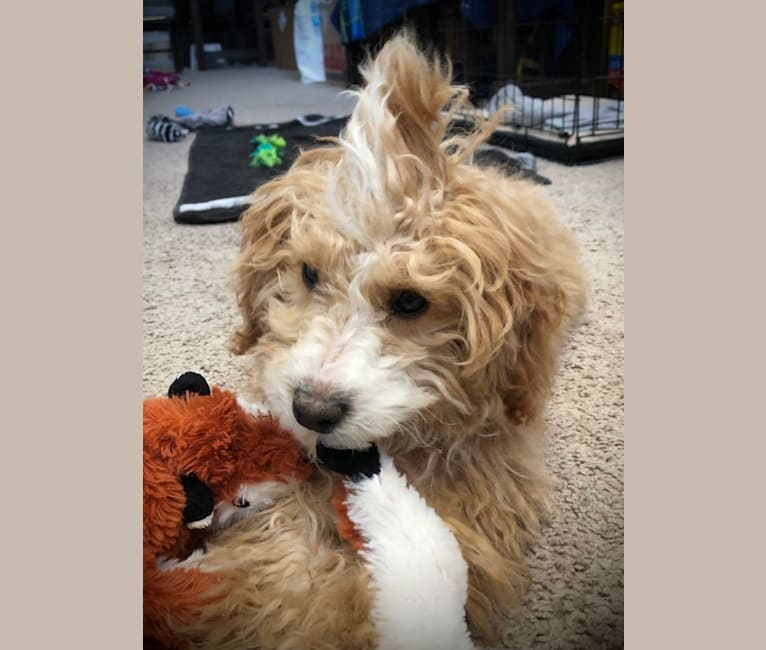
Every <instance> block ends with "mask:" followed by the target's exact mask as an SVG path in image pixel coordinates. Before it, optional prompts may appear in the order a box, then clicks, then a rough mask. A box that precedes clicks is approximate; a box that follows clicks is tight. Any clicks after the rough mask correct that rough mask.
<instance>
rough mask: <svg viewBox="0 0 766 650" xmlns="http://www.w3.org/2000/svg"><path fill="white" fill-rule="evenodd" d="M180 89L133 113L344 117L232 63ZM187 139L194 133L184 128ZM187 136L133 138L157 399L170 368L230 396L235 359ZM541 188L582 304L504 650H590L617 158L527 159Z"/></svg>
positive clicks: (619, 385) (613, 540)
mask: <svg viewBox="0 0 766 650" xmlns="http://www.w3.org/2000/svg"><path fill="white" fill-rule="evenodd" d="M183 77H184V79H186V80H189V81H191V83H192V85H191V87H189V88H185V89H182V90H174V91H171V92H161V93H152V94H146V95H145V98H144V114H145V117H148V116H149V115H152V114H154V113H163V114H166V115H172V114H173V110H174V107H175V106H176V105H178V104H182V105H186V106H189V107H190V108H193V109H195V110H204V109H207V108H213V107H215V106H218V105H221V104H230V105H232V106H233V107H234V109H235V112H236V118H237V121H238V122H239V123H240V124H248V123H253V122H263V121H284V120H286V119H290V118H293V117H295V116H296V115H298V114H302V113H308V112H320V113H328V114H338V113H343V114H345V113H348V112H349V110H350V108H351V106H352V100H351V99H350V98H348V97H338V96H337V92H338V90H339V88H338V87H333V86H327V85H312V86H304V85H302V84H300V83H299V82H298V81H297V80H296V75H295V74H293V73H288V72H282V71H278V70H273V69H268V68H257V67H247V68H246V67H243V68H239V69H233V70H225V71H223V70H221V71H210V72H204V73H188V72H187V73H184V75H183ZM192 137H193V136H192ZM191 141H192V139H191V137H190V138H187V139H186V140H185V141H184V142H181V143H176V144H165V143H157V142H148V141H146V142H145V144H144V318H143V322H144V377H143V391H144V395H145V396H147V397H148V396H153V395H158V394H164V393H165V391H166V390H167V387H168V385H169V384H170V382H171V381H172V379H173V378H174V377H175V375H176V374H178V373H179V372H181V371H183V370H187V369H198V370H200V371H201V372H202V373H203V374H205V376H206V377H207V378H208V379H209V380H210V381H211V382H214V383H217V384H220V385H222V386H224V387H227V388H231V389H234V390H237V389H238V388H239V387H240V386H242V384H243V382H244V379H245V372H244V362H243V361H242V359H240V358H237V357H233V356H231V355H230V354H229V353H228V352H227V351H226V342H227V337H228V335H229V334H230V332H231V331H232V329H233V328H234V327H235V324H236V323H237V312H236V308H235V305H234V301H233V297H232V294H231V293H230V290H229V286H228V284H227V272H228V271H229V269H230V266H231V264H232V263H233V260H234V258H235V255H236V251H237V246H238V226H237V224H222V225H214V226H178V225H176V224H175V223H174V222H173V218H172V210H173V206H174V205H175V202H176V200H177V198H178V195H179V193H180V191H181V184H182V182H183V179H184V175H185V173H186V160H187V155H188V150H189V146H190V145H191ZM539 171H540V173H542V174H544V175H545V176H548V177H549V178H550V179H551V180H552V181H553V184H552V185H551V186H548V187H547V188H546V191H547V192H549V194H550V196H551V197H552V199H553V201H554V202H555V203H556V205H557V206H558V208H559V210H560V214H561V218H562V219H563V220H564V221H565V222H566V223H567V224H569V225H570V226H571V227H572V228H573V229H574V231H575V232H576V233H577V235H578V236H579V238H580V241H581V243H582V257H583V260H584V262H585V265H586V266H587V269H588V272H589V274H590V282H591V298H590V310H589V313H588V314H587V316H586V318H585V320H584V322H583V323H582V325H581V326H580V327H579V328H578V330H577V331H576V332H574V333H573V336H572V338H571V341H570V343H569V345H568V348H567V350H566V352H565V356H564V359H563V367H562V370H561V373H560V376H559V379H558V382H557V384H556V387H555V391H554V395H553V399H552V402H551V405H550V409H549V414H548V424H549V426H548V434H549V437H550V445H549V454H548V457H549V463H550V468H551V470H552V472H553V474H554V476H555V477H556V479H557V481H558V484H557V488H556V492H555V505H556V507H557V511H556V514H555V517H554V518H553V520H552V521H551V523H550V524H549V525H548V526H547V527H546V529H545V531H544V533H543V537H542V539H541V540H540V542H539V544H538V545H537V546H536V548H535V549H534V551H533V553H532V555H531V557H530V562H531V565H532V567H533V571H534V584H533V586H532V587H531V589H530V591H529V593H528V595H527V598H526V600H525V602H524V604H523V607H522V608H521V609H520V610H519V612H518V614H517V615H516V616H515V617H514V619H513V620H512V621H510V623H509V631H508V637H507V642H506V646H505V647H508V648H519V649H524V648H550V649H562V650H563V649H567V650H570V649H571V650H589V649H591V648H599V649H602V648H603V649H606V648H617V647H621V646H622V635H623V619H622V616H623V406H624V403H623V351H624V346H623V332H624V320H623V161H622V160H616V161H609V162H604V163H599V164H596V165H589V166H583V167H566V166H563V165H558V164H555V163H551V162H547V161H544V160H540V161H539Z"/></svg>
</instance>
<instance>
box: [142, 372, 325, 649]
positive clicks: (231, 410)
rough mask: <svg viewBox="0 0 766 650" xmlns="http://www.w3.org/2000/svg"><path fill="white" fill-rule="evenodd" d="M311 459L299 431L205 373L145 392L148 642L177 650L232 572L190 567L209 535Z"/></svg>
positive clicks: (277, 490) (280, 487) (263, 501)
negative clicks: (162, 393)
mask: <svg viewBox="0 0 766 650" xmlns="http://www.w3.org/2000/svg"><path fill="white" fill-rule="evenodd" d="M309 472H310V466H309V464H308V463H307V462H306V460H305V458H304V455H303V453H302V451H301V450H300V448H299V446H298V444H297V443H296V442H295V441H294V439H293V438H292V436H291V435H290V434H289V433H287V432H286V431H284V430H283V429H282V428H281V427H280V426H279V425H278V424H277V422H276V421H275V420H273V419H272V418H271V417H270V416H268V415H266V414H261V413H254V412H252V411H251V409H250V408H249V407H248V406H247V405H246V404H244V403H241V402H239V401H238V399H237V397H236V396H235V395H234V394H233V393H231V392H228V391H225V390H222V389H220V388H217V387H213V388H212V390H211V389H210V387H209V386H208V384H207V382H206V381H205V379H204V378H203V377H202V376H201V375H198V374H196V373H185V374H183V375H181V376H179V377H178V378H177V379H176V381H175V382H173V384H172V385H171V387H170V390H169V391H168V396H167V397H160V398H153V399H146V400H144V490H143V492H144V504H143V505H144V643H145V647H150V646H152V645H154V646H159V647H164V648H175V647H182V646H183V644H182V643H181V642H180V640H179V639H177V638H175V637H174V635H173V632H172V630H171V622H172V624H173V625H174V626H177V625H186V624H190V623H192V622H193V621H194V620H195V617H196V616H197V614H198V612H199V610H200V608H201V607H202V606H203V605H205V604H206V603H207V602H209V598H210V597H209V596H208V595H207V593H206V592H208V590H209V589H210V588H211V587H213V586H214V585H215V584H217V583H218V582H219V581H220V580H221V579H222V576H221V575H220V574H216V573H214V572H204V571H201V570H198V569H194V568H187V567H185V566H184V563H183V560H185V559H187V558H189V556H190V555H192V554H195V553H196V554H199V553H202V552H204V540H205V536H206V534H207V533H208V532H209V531H210V530H212V529H215V528H220V527H223V526H226V525H230V524H231V523H233V522H234V521H237V520H239V519H242V518H243V517H245V516H247V514H249V513H250V512H253V511H255V510H258V509H261V508H264V507H266V506H268V505H270V504H271V503H272V502H273V501H274V499H275V498H277V497H278V496H281V495H283V494H286V493H287V492H288V491H289V490H290V489H291V488H290V479H298V480H304V479H306V478H307V477H308V475H309Z"/></svg>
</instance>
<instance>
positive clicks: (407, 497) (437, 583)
mask: <svg viewBox="0 0 766 650" xmlns="http://www.w3.org/2000/svg"><path fill="white" fill-rule="evenodd" d="M346 487H347V493H348V496H347V498H346V506H347V509H348V516H349V518H350V519H351V521H352V522H353V523H354V525H355V526H356V527H357V529H358V531H359V532H360V533H361V536H362V537H363V538H364V540H365V546H364V548H363V550H362V551H360V552H361V553H362V556H363V557H364V559H365V561H366V563H367V565H368V567H369V569H370V573H371V575H372V581H373V583H374V586H375V589H376V593H375V598H374V603H373V607H372V617H373V620H374V622H375V626H376V629H377V631H378V635H379V648H380V650H407V649H411V650H468V649H472V648H473V647H474V646H473V644H472V642H471V639H470V635H469V633H468V627H467V625H466V621H465V603H466V598H467V595H468V565H467V564H466V562H465V560H464V559H463V556H462V554H461V552H460V546H459V545H458V543H457V540H456V539H455V537H454V536H453V534H452V532H451V531H450V530H449V529H448V528H447V526H446V525H445V524H444V522H443V521H442V520H441V519H440V518H439V516H438V515H437V514H436V512H434V510H433V509H432V508H431V507H430V506H429V505H428V504H427V503H426V502H425V501H424V500H423V498H422V497H421V496H420V494H419V493H418V492H417V491H416V490H415V489H414V488H413V487H412V486H410V485H408V484H407V481H406V479H405V478H404V476H402V475H401V474H399V472H398V471H397V470H396V467H395V466H394V463H393V461H392V460H391V458H389V457H386V456H384V455H382V454H381V471H380V473H379V474H377V475H375V476H373V477H372V478H364V479H362V480H361V481H359V482H352V481H348V482H347V486H346Z"/></svg>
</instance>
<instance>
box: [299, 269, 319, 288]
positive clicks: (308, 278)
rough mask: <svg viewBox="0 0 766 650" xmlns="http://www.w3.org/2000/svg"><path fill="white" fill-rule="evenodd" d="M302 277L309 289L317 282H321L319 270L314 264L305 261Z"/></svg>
mask: <svg viewBox="0 0 766 650" xmlns="http://www.w3.org/2000/svg"><path fill="white" fill-rule="evenodd" d="M301 278H302V279H303V284H305V285H306V288H307V289H313V288H314V287H315V286H316V284H317V282H319V271H317V270H316V269H315V268H314V267H313V266H309V265H308V264H305V263H304V265H303V268H302V269H301Z"/></svg>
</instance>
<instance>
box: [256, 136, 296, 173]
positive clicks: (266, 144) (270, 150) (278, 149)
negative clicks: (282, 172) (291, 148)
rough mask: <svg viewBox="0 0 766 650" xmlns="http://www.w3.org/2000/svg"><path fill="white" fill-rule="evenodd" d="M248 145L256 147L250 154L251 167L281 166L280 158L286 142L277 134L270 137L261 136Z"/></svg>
mask: <svg viewBox="0 0 766 650" xmlns="http://www.w3.org/2000/svg"><path fill="white" fill-rule="evenodd" d="M250 143H251V144H257V145H258V148H257V149H256V150H255V151H253V152H252V153H251V154H250V166H251V167H274V166H275V165H281V164H282V158H281V156H282V152H283V151H284V149H285V147H286V146H287V142H285V139H284V138H283V137H282V136H281V135H279V134H278V133H275V134H274V135H270V136H265V135H263V134H261V135H259V136H257V137H255V138H253V139H252V140H250Z"/></svg>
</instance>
